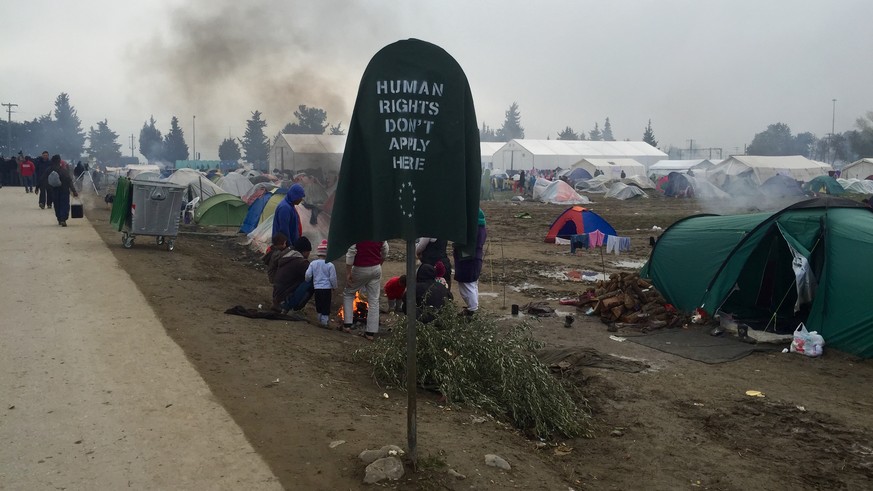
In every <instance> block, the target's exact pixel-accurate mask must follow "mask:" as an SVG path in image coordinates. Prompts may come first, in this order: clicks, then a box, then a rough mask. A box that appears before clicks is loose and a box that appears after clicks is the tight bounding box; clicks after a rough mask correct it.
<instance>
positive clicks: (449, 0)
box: [0, 0, 873, 159]
mask: <svg viewBox="0 0 873 491" xmlns="http://www.w3.org/2000/svg"><path fill="white" fill-rule="evenodd" d="M0 15H2V18H4V19H5V20H6V21H7V26H19V27H21V29H17V28H16V30H15V31H14V34H13V35H10V36H7V37H6V38H5V39H4V41H3V44H2V54H3V56H2V58H0V59H2V65H3V67H4V69H5V72H6V73H7V74H13V73H14V75H13V76H7V77H6V78H5V79H4V81H3V83H2V84H0V99H2V101H0V102H13V103H18V104H19V107H18V108H16V109H17V110H18V113H15V114H13V119H16V120H19V121H20V120H22V119H33V118H34V117H36V116H38V115H40V114H44V113H47V112H49V111H50V110H52V108H53V103H54V99H55V97H56V96H57V95H58V94H59V93H60V92H68V93H69V94H70V97H71V101H72V103H73V105H74V106H75V107H76V109H77V110H78V113H79V116H80V118H81V119H82V124H83V127H84V128H85V130H86V131H87V129H88V127H89V126H91V125H95V124H96V122H97V121H98V120H102V119H103V118H107V119H108V120H109V126H110V128H112V129H113V130H115V131H116V132H118V133H119V134H120V135H121V138H120V139H119V142H120V143H122V144H123V148H122V150H123V152H124V153H125V154H126V155H127V154H129V152H130V150H129V148H128V145H129V140H127V138H128V137H129V135H130V134H131V133H133V134H134V135H135V139H136V138H137V137H138V135H139V130H140V128H141V127H142V124H143V121H145V120H146V119H148V117H149V116H150V115H151V114H154V116H155V119H156V120H157V121H158V126H159V128H160V129H161V130H162V131H166V129H167V128H168V127H169V119H170V117H171V116H172V115H176V116H178V117H179V119H180V122H181V124H182V127H183V130H184V131H185V137H186V140H187V142H188V145H189V147H191V146H192V138H191V137H192V134H191V132H192V115H197V118H196V125H197V126H196V132H197V150H198V152H200V153H201V156H202V158H204V159H206V158H216V157H217V153H218V150H217V149H218V143H220V140H221V139H222V138H225V137H227V135H228V133H230V134H231V135H233V136H234V137H241V136H242V133H243V132H244V129H245V120H246V119H248V118H249V117H250V112H251V111H252V110H255V109H259V110H260V111H262V112H263V113H265V116H266V119H267V122H268V127H267V134H268V135H270V136H272V135H274V134H275V133H277V132H278V131H279V130H280V129H281V128H282V126H284V125H285V123H287V122H289V121H292V120H293V119H294V118H293V111H294V110H295V109H296V108H297V106H298V105H299V104H306V105H308V106H316V107H321V108H324V109H325V110H327V114H328V120H329V121H330V122H331V123H334V124H335V123H338V122H342V123H343V127H344V128H347V127H348V121H349V118H350V116H351V114H350V112H351V108H352V106H353V104H354V98H355V94H356V91H357V85H358V82H359V81H360V77H361V75H362V74H363V70H364V68H365V67H366V65H367V63H368V62H369V60H370V58H371V57H372V56H373V55H374V54H375V53H376V52H377V51H378V50H379V49H380V48H382V47H383V46H385V45H387V44H390V43H392V42H394V41H397V40H399V39H405V38H410V37H415V38H419V39H423V40H425V41H429V42H432V43H435V44H438V45H440V46H441V47H443V48H444V49H446V51H448V52H449V53H450V54H451V55H452V56H454V57H455V58H456V59H457V60H458V62H459V63H460V65H461V67H462V68H463V69H464V71H465V72H466V74H467V77H468V78H469V80H470V86H471V89H472V91H473V97H474V99H475V104H476V113H477V116H478V119H479V122H480V125H481V123H482V122H483V121H484V122H485V123H487V124H488V125H489V126H492V127H499V126H501V125H502V123H503V120H504V113H505V111H506V109H507V108H508V107H509V105H510V104H511V103H512V102H513V101H517V102H518V104H519V107H520V111H521V122H522V126H523V127H524V128H525V135H526V137H527V138H546V137H547V136H550V137H551V138H555V137H556V134H557V133H558V132H559V131H560V130H562V129H563V128H564V127H565V126H568V125H569V126H571V127H573V128H574V129H575V130H577V131H579V130H585V131H587V130H590V129H591V128H592V127H593V126H594V123H595V122H598V123H600V124H601V125H602V124H603V120H604V119H605V118H606V117H609V118H610V121H611V123H612V127H613V133H614V134H615V137H616V139H625V138H628V139H631V140H640V139H641V138H642V133H643V129H644V127H645V125H646V122H647V120H648V119H650V118H651V120H652V126H653V128H654V131H655V136H656V138H657V139H658V141H659V144H660V146H661V148H666V147H667V146H668V145H675V146H677V147H684V148H687V147H688V141H687V140H689V139H694V146H695V147H722V148H724V149H725V154H727V153H733V152H735V151H736V149H737V148H739V150H740V151H742V148H743V145H744V144H747V143H749V142H751V140H752V137H753V136H754V134H755V133H757V132H759V131H762V130H764V129H765V128H766V126H767V125H768V124H770V123H775V122H784V123H787V124H788V125H789V126H791V129H792V131H794V132H795V133H797V132H801V131H811V132H813V133H815V134H816V135H818V136H823V135H824V134H826V133H828V132H830V130H831V116H832V107H833V106H832V102H831V100H832V99H834V98H835V99H837V103H836V130H837V131H838V132H840V131H845V130H848V129H853V128H854V122H855V119H856V118H858V117H859V116H862V115H863V114H865V113H866V112H867V111H873V90H871V89H870V87H871V85H870V84H871V80H873V62H871V61H873V57H871V52H873V29H871V28H870V26H869V23H870V19H873V1H870V0H833V1H805V0H657V1H656V0H634V1H631V0H626V1H622V0H613V1H602V0H601V1H550V0H537V1H529V0H528V1H520V0H499V1H498V0H491V1H477V2H470V1H461V0H442V1H439V2H423V1H400V0H396V1H388V0H367V1H363V0H358V1H352V0H346V1H340V0H323V1H310V2H306V1H287V0H286V1H279V0H273V1H254V0H252V1H239V0H187V1H183V0H150V1H148V2H127V1H125V2H120V1H117V0H79V1H75V2H73V1H60V0H56V1H49V0H0ZM4 117H5V114H4ZM135 144H136V142H135Z"/></svg>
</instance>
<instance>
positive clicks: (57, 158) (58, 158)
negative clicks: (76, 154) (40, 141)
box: [52, 154, 61, 164]
mask: <svg viewBox="0 0 873 491" xmlns="http://www.w3.org/2000/svg"><path fill="white" fill-rule="evenodd" d="M52 163H53V164H60V163H61V156H60V155H57V154H55V155H52Z"/></svg>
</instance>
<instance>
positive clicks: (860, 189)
mask: <svg viewBox="0 0 873 491" xmlns="http://www.w3.org/2000/svg"><path fill="white" fill-rule="evenodd" d="M837 182H838V183H839V184H840V186H843V189H845V190H846V192H849V193H856V194H873V181H868V180H867V179H837Z"/></svg>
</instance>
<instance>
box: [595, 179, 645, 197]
mask: <svg viewBox="0 0 873 491" xmlns="http://www.w3.org/2000/svg"><path fill="white" fill-rule="evenodd" d="M637 196H642V197H643V198H648V197H649V195H648V194H646V192H645V191H643V190H642V189H640V188H638V187H636V186H628V185H627V184H625V183H623V182H617V183H615V184H613V185H612V187H611V188H609V191H607V192H606V194H605V195H604V196H603V197H604V198H615V199H621V200H625V199H631V198H636V197H637Z"/></svg>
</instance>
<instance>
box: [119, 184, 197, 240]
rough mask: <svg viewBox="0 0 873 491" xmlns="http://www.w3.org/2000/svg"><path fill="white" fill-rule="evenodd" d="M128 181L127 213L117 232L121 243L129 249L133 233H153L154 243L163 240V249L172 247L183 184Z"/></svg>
mask: <svg viewBox="0 0 873 491" xmlns="http://www.w3.org/2000/svg"><path fill="white" fill-rule="evenodd" d="M130 182H131V185H132V187H133V192H132V193H131V194H132V196H131V204H130V215H129V217H128V218H129V220H128V221H127V222H126V224H125V227H124V230H123V231H122V232H121V234H122V235H121V243H122V244H123V245H124V247H125V248H127V249H129V248H131V247H133V241H134V240H135V239H136V236H137V235H148V236H153V237H155V242H156V243H157V244H158V245H164V244H165V243H166V245H167V250H169V251H172V250H173V249H174V247H175V245H176V235H177V234H178V233H179V219H180V218H181V215H182V198H183V196H184V193H185V189H186V188H185V186H180V185H178V184H173V183H170V182H161V181H147V180H139V179H132V180H131V181H130Z"/></svg>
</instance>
